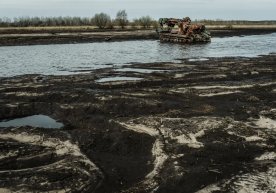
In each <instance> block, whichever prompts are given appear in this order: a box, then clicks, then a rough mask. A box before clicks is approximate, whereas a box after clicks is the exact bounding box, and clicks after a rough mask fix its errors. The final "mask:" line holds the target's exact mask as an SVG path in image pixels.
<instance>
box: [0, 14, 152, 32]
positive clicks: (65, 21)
mask: <svg viewBox="0 0 276 193" xmlns="http://www.w3.org/2000/svg"><path fill="white" fill-rule="evenodd" d="M156 25H157V21H155V20H154V19H152V18H151V17H150V16H142V17H141V18H138V19H134V20H133V21H129V20H128V17H127V13H126V11H125V10H119V11H118V12H117V15H116V18H115V19H112V18H111V17H110V16H109V15H108V14H106V13H97V14H95V15H94V17H69V16H68V17H17V18H13V19H10V18H7V17H4V18H0V27H47V26H97V27H98V28H100V29H103V28H109V29H113V28H114V27H115V26H119V27H121V28H122V29H124V28H125V27H126V26H132V27H133V28H136V27H138V26H140V27H142V28H150V27H152V26H153V27H156Z"/></svg>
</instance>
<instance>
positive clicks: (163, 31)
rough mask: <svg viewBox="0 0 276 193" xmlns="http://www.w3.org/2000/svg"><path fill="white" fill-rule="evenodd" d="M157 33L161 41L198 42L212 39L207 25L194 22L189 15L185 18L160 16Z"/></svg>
mask: <svg viewBox="0 0 276 193" xmlns="http://www.w3.org/2000/svg"><path fill="white" fill-rule="evenodd" d="M176 26H177V27H178V28H176ZM157 33H158V34H159V39H160V41H161V42H174V43H196V42H210V41H211V35H210V33H209V32H208V31H207V29H206V27H205V25H203V24H194V23H192V22H191V19H190V18H189V17H185V18H183V19H175V18H160V19H159V28H158V30H157Z"/></svg>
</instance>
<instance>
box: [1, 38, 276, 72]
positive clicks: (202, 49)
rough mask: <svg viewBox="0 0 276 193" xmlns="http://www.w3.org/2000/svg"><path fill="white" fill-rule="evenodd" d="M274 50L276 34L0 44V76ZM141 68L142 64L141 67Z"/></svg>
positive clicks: (80, 70)
mask: <svg viewBox="0 0 276 193" xmlns="http://www.w3.org/2000/svg"><path fill="white" fill-rule="evenodd" d="M272 52H274V53H275V52H276V33H273V34H266V35H252V36H244V37H225V38H212V42H211V43H207V44H196V45H179V44H170V43H160V42H159V41H157V40H145V41H122V42H104V43H85V44H61V45H35V46H12V47H0V77H9V76H15V75H22V74H45V75H65V74H74V73H82V72H87V71H89V70H94V69H98V68H106V67H110V66H111V65H113V66H115V67H120V66H121V65H125V64H129V63H134V62H138V63H152V62H177V59H181V58H188V59H192V60H193V59H201V58H208V57H227V56H242V57H256V56H258V55H263V54H269V53H272ZM141 68H142V67H141Z"/></svg>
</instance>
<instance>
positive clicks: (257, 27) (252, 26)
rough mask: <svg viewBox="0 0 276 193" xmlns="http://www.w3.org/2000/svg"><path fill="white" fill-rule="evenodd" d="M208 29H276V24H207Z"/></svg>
mask: <svg viewBox="0 0 276 193" xmlns="http://www.w3.org/2000/svg"><path fill="white" fill-rule="evenodd" d="M206 27H207V28H208V29H229V28H231V29H276V25H206Z"/></svg>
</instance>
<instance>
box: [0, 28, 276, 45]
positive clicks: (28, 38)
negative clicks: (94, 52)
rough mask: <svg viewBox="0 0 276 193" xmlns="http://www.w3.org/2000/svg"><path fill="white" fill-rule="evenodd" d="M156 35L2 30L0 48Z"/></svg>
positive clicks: (216, 33) (222, 33) (216, 32)
mask: <svg viewBox="0 0 276 193" xmlns="http://www.w3.org/2000/svg"><path fill="white" fill-rule="evenodd" d="M275 32H276V28H275V27H274V28H272V27H270V28H261V29H258V28H252V29H251V28H241V29H211V30H210V33H211V35H212V37H229V36H240V35H258V34H268V33H275ZM158 38H159V37H158V35H157V33H156V31H155V30H126V31H122V30H105V31H100V30H95V29H94V30H92V31H91V30H86V31H85V29H82V30H79V31H72V30H71V31H66V30H63V31H60V30H57V31H55V30H48V31H47V30H46V32H45V30H44V31H30V30H29V31H28V30H27V31H25V30H24V29H20V28H19V29H18V30H14V31H12V30H2V31H0V46H22V45H44V44H46V45H47V44H74V43H92V42H105V41H125V40H147V39H150V40H156V39H158Z"/></svg>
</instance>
